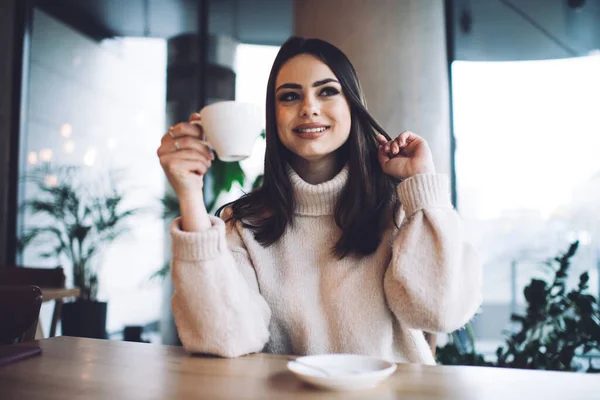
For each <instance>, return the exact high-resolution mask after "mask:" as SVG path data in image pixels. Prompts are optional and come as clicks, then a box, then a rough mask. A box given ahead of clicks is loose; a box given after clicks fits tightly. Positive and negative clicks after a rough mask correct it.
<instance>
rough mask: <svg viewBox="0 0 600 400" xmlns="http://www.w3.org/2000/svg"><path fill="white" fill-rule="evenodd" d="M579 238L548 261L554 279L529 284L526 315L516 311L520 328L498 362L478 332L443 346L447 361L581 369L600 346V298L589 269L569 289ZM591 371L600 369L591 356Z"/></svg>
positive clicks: (440, 358) (441, 354) (441, 357)
mask: <svg viewBox="0 0 600 400" xmlns="http://www.w3.org/2000/svg"><path fill="white" fill-rule="evenodd" d="M578 245H579V243H578V242H575V243H573V244H571V246H570V247H569V249H568V250H567V252H566V253H565V254H562V255H559V256H557V257H555V258H554V259H553V260H550V261H547V262H546V263H545V266H546V267H547V268H548V269H549V270H550V271H551V272H552V273H553V278H552V279H551V280H550V281H546V280H542V279H532V280H531V282H530V284H529V285H528V286H527V287H525V290H524V294H525V299H526V301H527V309H526V313H525V315H517V314H513V315H512V317H511V320H512V321H513V322H516V323H518V324H519V325H520V329H517V330H515V331H514V332H512V333H509V334H508V336H507V337H506V346H501V347H499V348H498V350H497V351H496V356H497V360H496V362H495V363H491V362H487V361H485V359H484V358H483V356H482V355H480V354H477V353H476V351H475V346H474V340H473V334H472V332H470V331H468V333H469V336H470V338H471V346H470V349H460V348H459V347H460V346H457V345H456V342H451V343H448V344H447V345H446V346H444V347H443V348H438V352H437V354H438V361H439V362H440V363H442V364H466V365H492V366H497V367H509V368H524V369H544V370H554V371H580V370H583V369H585V368H584V366H583V365H580V364H579V363H578V362H577V361H576V357H579V358H583V357H586V356H589V354H590V353H591V352H592V351H593V350H595V351H600V312H599V307H598V303H597V301H596V299H595V298H594V296H592V295H591V294H589V293H588V289H589V286H588V281H589V274H588V273H587V272H584V273H582V274H581V275H580V277H579V283H578V285H577V287H575V288H573V289H571V290H570V291H569V290H567V285H566V281H567V278H568V274H569V268H570V266H571V258H572V257H573V256H574V255H575V253H576V251H577V247H578ZM587 372H600V369H598V368H596V367H594V365H593V363H592V360H591V358H590V360H589V364H588V366H587Z"/></svg>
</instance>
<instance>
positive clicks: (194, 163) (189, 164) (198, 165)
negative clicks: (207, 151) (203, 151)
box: [160, 153, 212, 176]
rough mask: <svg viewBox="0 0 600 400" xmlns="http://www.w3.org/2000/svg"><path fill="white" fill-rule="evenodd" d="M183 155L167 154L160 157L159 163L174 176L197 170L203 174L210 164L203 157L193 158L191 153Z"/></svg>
mask: <svg viewBox="0 0 600 400" xmlns="http://www.w3.org/2000/svg"><path fill="white" fill-rule="evenodd" d="M185 157H186V158H181V157H180V155H179V154H177V155H175V154H173V153H172V154H167V155H165V156H162V157H161V158H160V164H161V166H162V167H163V168H164V170H165V171H166V172H167V173H169V174H172V175H175V176H181V175H183V174H185V173H186V172H199V173H201V174H202V175H204V173H206V171H207V170H208V169H209V168H210V166H211V165H212V163H211V162H210V160H207V159H205V158H203V157H201V158H194V155H193V154H188V155H186V156H185Z"/></svg>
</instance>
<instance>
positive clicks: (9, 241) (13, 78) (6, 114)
mask: <svg viewBox="0 0 600 400" xmlns="http://www.w3.org/2000/svg"><path fill="white" fill-rule="evenodd" d="M24 3H26V2H25V1H24V0H0V54H1V55H2V56H1V57H0V88H2V90H0V265H1V264H9V263H12V262H13V261H14V255H15V246H16V243H15V241H14V232H15V227H16V192H15V191H16V190H17V185H16V180H17V176H18V175H17V173H18V171H17V165H18V157H19V146H18V138H19V115H20V113H19V111H20V103H21V98H20V93H21V58H22V49H23V33H24V29H25V25H24V17H25V8H26V7H25V5H24Z"/></svg>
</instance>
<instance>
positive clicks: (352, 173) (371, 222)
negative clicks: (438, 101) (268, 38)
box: [217, 37, 398, 258]
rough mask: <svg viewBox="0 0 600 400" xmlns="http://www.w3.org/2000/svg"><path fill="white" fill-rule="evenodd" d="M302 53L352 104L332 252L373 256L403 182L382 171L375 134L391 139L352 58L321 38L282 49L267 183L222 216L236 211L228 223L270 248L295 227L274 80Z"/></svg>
mask: <svg viewBox="0 0 600 400" xmlns="http://www.w3.org/2000/svg"><path fill="white" fill-rule="evenodd" d="M300 54H310V55H313V56H315V57H317V58H318V59H320V60H321V61H322V62H324V63H325V64H327V66H329V68H330V69H331V71H333V73H334V74H335V76H336V77H337V79H338V81H339V82H340V84H341V86H342V93H343V95H344V96H345V97H346V99H347V101H348V103H349V105H350V114H351V128H350V136H349V138H348V140H347V141H346V143H344V145H342V147H341V148H340V149H338V150H337V151H339V152H340V156H341V157H343V158H344V161H345V163H346V164H347V165H348V173H349V176H348V182H347V183H346V185H345V187H344V188H343V190H342V193H341V195H340V197H339V200H338V202H337V204H336V208H335V215H334V218H335V222H336V224H337V225H338V227H339V228H340V229H341V231H342V234H341V237H340V239H339V240H338V242H337V243H336V245H335V248H334V249H333V251H334V252H335V254H336V255H337V256H338V257H339V258H343V257H345V256H346V255H349V254H353V255H357V256H363V255H368V254H371V253H373V252H374V251H375V250H376V249H377V247H378V246H379V243H380V242H381V237H382V234H383V231H384V229H385V227H386V225H387V223H388V220H387V219H388V218H390V217H392V214H391V213H390V212H389V211H390V206H391V205H392V204H393V203H394V201H395V200H396V197H395V191H394V187H395V186H396V184H397V183H398V181H397V180H395V179H393V178H391V177H390V176H388V175H386V174H385V173H384V172H383V171H382V170H381V166H380V165H379V161H378V160H377V151H378V142H377V140H376V139H375V132H379V133H381V134H382V135H383V136H385V137H386V139H388V140H391V139H390V136H389V135H388V134H387V133H386V132H385V131H384V130H383V128H382V127H381V126H380V125H379V124H378V123H377V122H376V121H375V119H373V117H372V116H371V114H369V112H368V111H367V108H366V106H365V101H364V96H363V92H362V89H361V86H360V82H359V81H358V76H357V74H356V70H355V69H354V67H353V66H352V64H351V63H350V60H348V58H347V57H346V55H345V54H344V53H343V52H342V51H341V50H340V49H338V48H337V47H335V46H334V45H332V44H330V43H328V42H325V41H323V40H320V39H304V38H301V37H291V38H289V39H288V40H287V41H286V42H285V43H284V44H283V46H281V49H280V50H279V53H278V54H277V57H276V58H275V61H274V63H273V68H272V69H271V74H270V76H269V82H268V84H267V107H266V111H267V115H266V117H267V119H266V142H267V148H266V153H265V166H264V182H263V184H262V186H261V187H260V188H259V189H257V190H255V191H253V192H251V193H248V194H246V195H244V196H242V197H241V198H239V199H238V200H236V201H234V202H233V203H230V204H227V205H225V206H223V207H221V208H220V209H219V210H218V211H217V215H219V214H220V212H221V211H222V210H223V209H224V208H225V207H231V215H230V217H229V220H231V219H233V220H236V221H240V222H242V224H243V226H244V227H245V228H248V229H250V230H251V231H252V232H253V233H254V238H255V239H256V240H257V241H258V242H259V243H260V244H261V245H263V246H265V247H267V246H269V245H271V244H273V243H275V242H276V241H277V240H278V239H279V238H280V237H281V235H283V233H284V232H285V229H286V228H287V226H288V225H293V223H294V208H295V197H294V193H293V192H294V190H293V187H292V183H291V181H290V178H289V176H288V173H287V171H286V165H287V162H288V160H289V157H290V156H291V154H290V151H289V150H288V149H286V148H285V147H284V146H283V144H282V143H281V141H280V139H279V135H278V133H277V121H276V116H275V80H276V79H277V75H278V74H279V70H280V69H281V67H282V66H283V65H284V64H285V63H286V62H287V61H288V60H290V59H291V58H293V57H295V56H297V55H300ZM396 204H397V202H396ZM392 218H393V217H392Z"/></svg>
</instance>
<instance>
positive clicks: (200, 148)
mask: <svg viewBox="0 0 600 400" xmlns="http://www.w3.org/2000/svg"><path fill="white" fill-rule="evenodd" d="M167 137H168V135H167ZM181 150H194V151H197V152H198V153H200V154H202V155H203V156H204V157H206V158H207V159H210V160H214V158H215V156H214V153H213V151H212V149H211V148H210V146H209V144H208V143H206V142H204V141H202V140H200V139H197V138H193V137H191V136H184V137H181V138H179V139H175V140H173V139H166V140H163V143H162V144H161V146H160V147H159V148H158V150H157V154H158V156H159V157H160V156H162V155H163V154H167V153H173V152H176V151H181Z"/></svg>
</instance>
